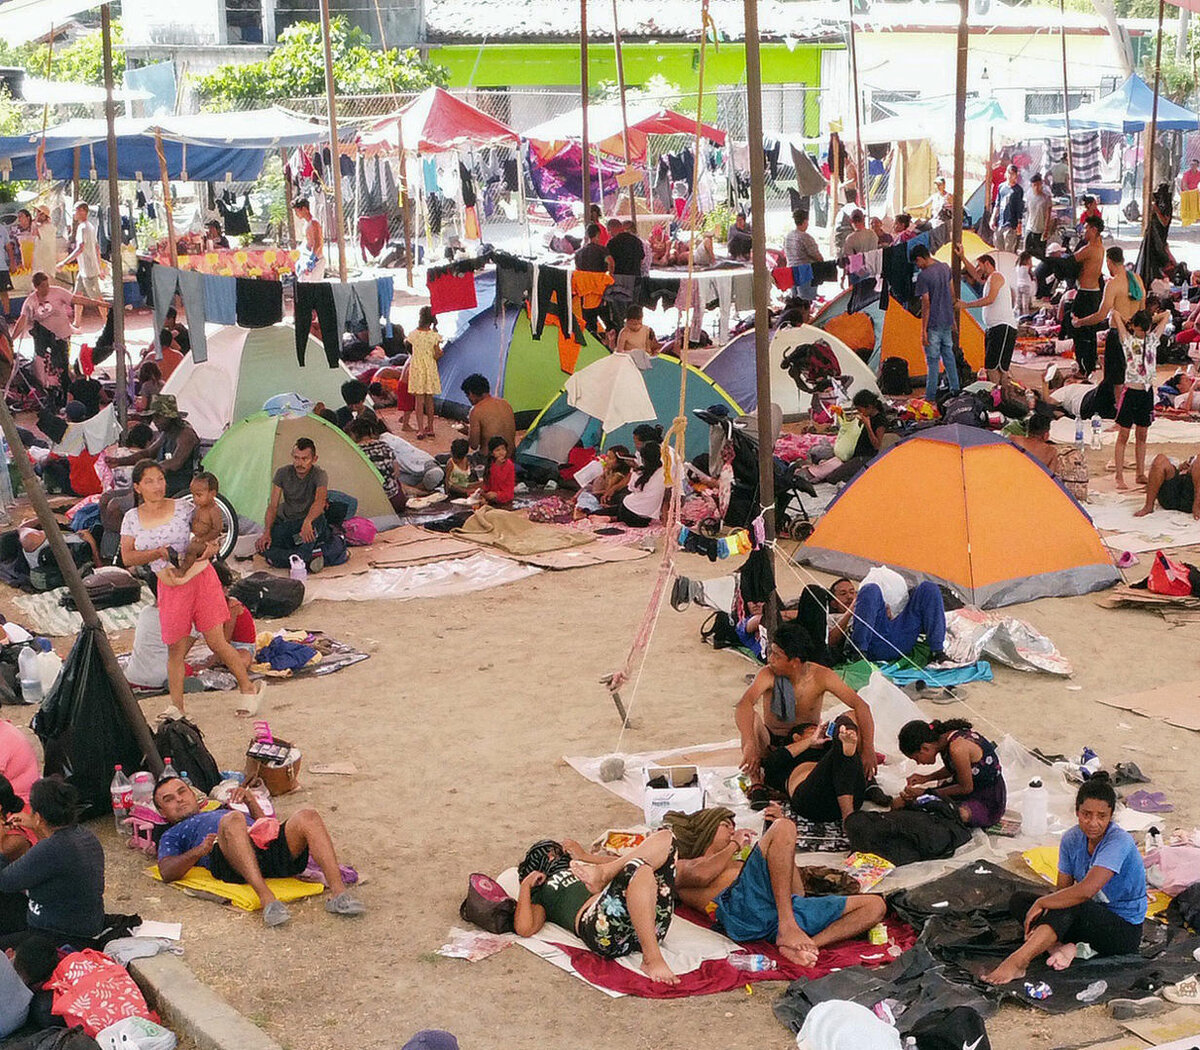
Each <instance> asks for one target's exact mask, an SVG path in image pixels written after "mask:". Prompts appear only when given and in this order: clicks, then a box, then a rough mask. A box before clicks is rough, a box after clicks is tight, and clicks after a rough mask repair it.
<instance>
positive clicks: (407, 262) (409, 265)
mask: <svg viewBox="0 0 1200 1050" xmlns="http://www.w3.org/2000/svg"><path fill="white" fill-rule="evenodd" d="M396 152H397V153H398V154H399V156H400V188H399V193H398V194H397V195H398V196H399V198H400V225H401V226H402V227H403V229H404V279H405V280H406V281H407V282H408V286H409V288H411V287H412V286H413V262H414V260H415V258H416V254H417V248H416V245H414V244H413V222H412V218H411V217H410V216H409V214H408V154H406V153H405V152H404V120H403V118H402V117H399V116H397V117H396Z"/></svg>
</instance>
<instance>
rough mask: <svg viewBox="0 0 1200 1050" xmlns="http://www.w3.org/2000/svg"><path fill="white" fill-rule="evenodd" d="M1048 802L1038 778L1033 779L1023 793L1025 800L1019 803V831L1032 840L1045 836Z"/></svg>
mask: <svg viewBox="0 0 1200 1050" xmlns="http://www.w3.org/2000/svg"><path fill="white" fill-rule="evenodd" d="M1049 810H1050V802H1049V799H1048V798H1047V797H1046V788H1045V786H1044V785H1043V784H1042V781H1041V778H1040V777H1034V778H1033V779H1032V780H1031V781H1030V782H1029V789H1028V790H1027V791H1026V792H1025V800H1024V801H1023V802H1022V803H1021V831H1022V832H1023V833H1024V834H1026V835H1032V836H1033V837H1034V838H1040V837H1041V836H1042V835H1045V834H1046V828H1047V826H1048V823H1049Z"/></svg>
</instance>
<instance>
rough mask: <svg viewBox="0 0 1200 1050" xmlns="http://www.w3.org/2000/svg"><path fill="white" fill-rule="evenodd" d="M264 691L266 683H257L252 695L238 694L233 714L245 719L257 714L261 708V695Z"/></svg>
mask: <svg viewBox="0 0 1200 1050" xmlns="http://www.w3.org/2000/svg"><path fill="white" fill-rule="evenodd" d="M266 691H267V683H266V682H263V681H259V682H258V683H256V685H255V689H254V692H253V693H238V705H237V707H236V708H234V714H237V715H245V716H247V717H249V716H253V715H256V714H258V711H259V708H260V707H262V698H263V693H265V692H266Z"/></svg>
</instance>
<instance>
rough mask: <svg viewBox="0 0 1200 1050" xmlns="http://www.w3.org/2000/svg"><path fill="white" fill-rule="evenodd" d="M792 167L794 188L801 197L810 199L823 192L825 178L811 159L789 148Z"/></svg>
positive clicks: (802, 152) (803, 153)
mask: <svg viewBox="0 0 1200 1050" xmlns="http://www.w3.org/2000/svg"><path fill="white" fill-rule="evenodd" d="M791 151H792V167H794V168H795V169H796V187H797V189H799V191H800V195H801V196H803V197H811V196H813V195H814V194H817V193H822V192H823V191H824V190H825V176H824V175H822V174H821V173H820V172H819V171H818V170H817V166H816V165H815V164H814V163H813V161H812V158H811V157H810V156H809V155H808V154H807V153H805V152H804V151H803V150H799V149H796V147H795V146H792V147H791Z"/></svg>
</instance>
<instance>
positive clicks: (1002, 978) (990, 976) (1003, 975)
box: [980, 959, 1025, 984]
mask: <svg viewBox="0 0 1200 1050" xmlns="http://www.w3.org/2000/svg"><path fill="white" fill-rule="evenodd" d="M1024 976H1025V968H1024V967H1023V966H1017V965H1016V963H1014V962H1012V961H1011V960H1009V959H1005V960H1004V962H1002V963H1001V964H1000V965H999V966H997V967H996V968H995V969H994V970H992V971H991V972H990V973H985V974H980V978H981V979H982V980H984V981H986V982H987V983H988V984H1009V983H1010V982H1012V981H1019V980H1020V979H1021V978H1022V977H1024Z"/></svg>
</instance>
